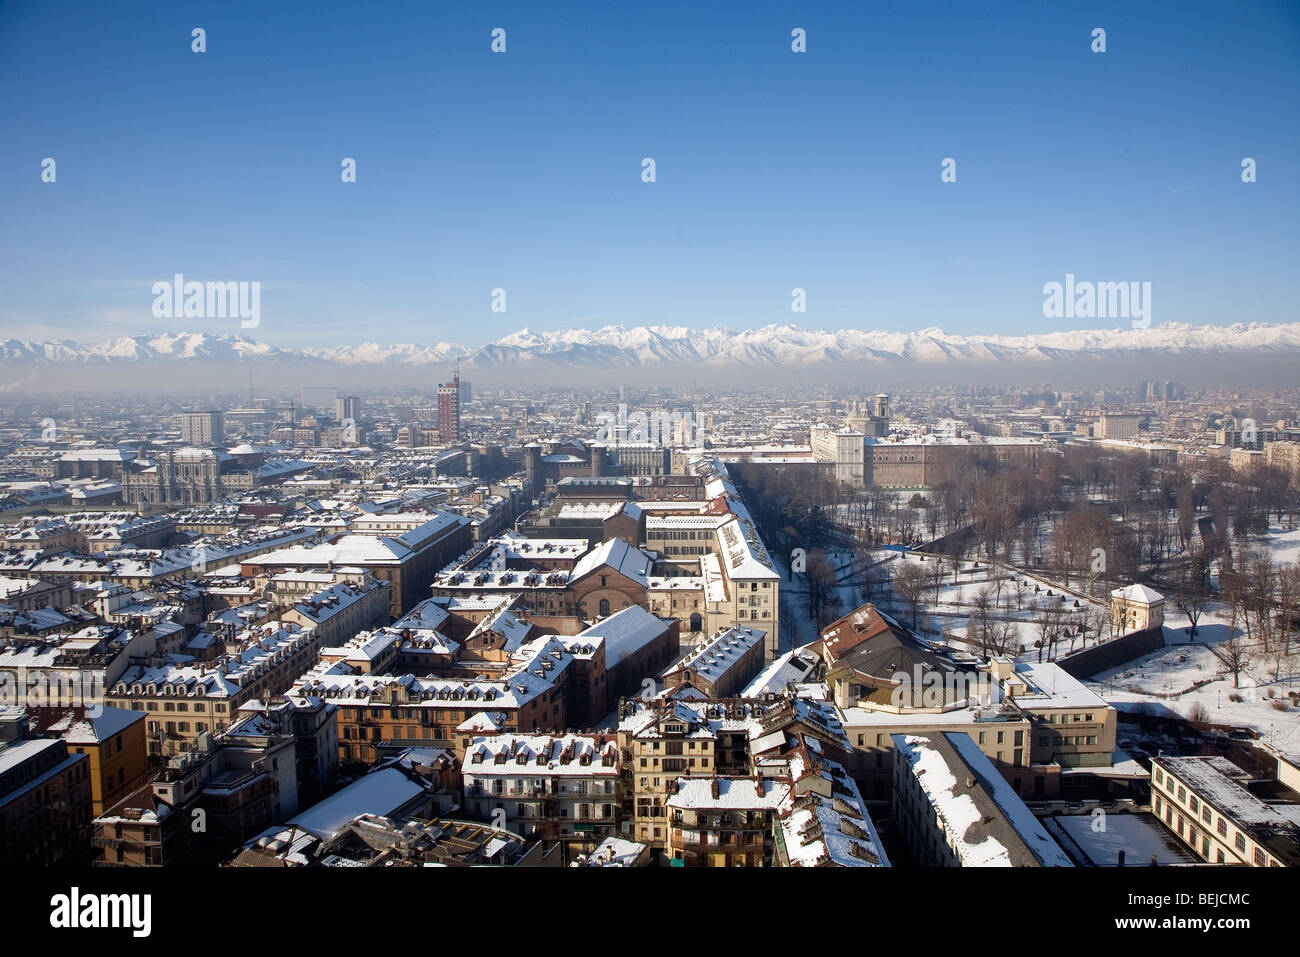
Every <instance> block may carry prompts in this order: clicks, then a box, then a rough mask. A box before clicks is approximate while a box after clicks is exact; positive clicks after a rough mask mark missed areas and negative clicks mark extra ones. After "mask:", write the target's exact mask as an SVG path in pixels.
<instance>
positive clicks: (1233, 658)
mask: <svg viewBox="0 0 1300 957" xmlns="http://www.w3.org/2000/svg"><path fill="white" fill-rule="evenodd" d="M1219 647H1220V649H1221V650H1222V651H1223V660H1224V661H1225V662H1226V663H1227V665H1228V673H1229V674H1231V675H1232V686H1233V687H1234V688H1240V687H1241V673H1242V672H1243V671H1245V670H1246V669H1247V668H1248V667H1250V663H1251V660H1252V656H1251V654H1250V652H1249V651H1248V650H1247V648H1246V645H1245V643H1244V642H1242V640H1241V636H1240V635H1233V636H1232V637H1231V638H1229V639H1228V640H1227V641H1225V642H1224V643H1223V644H1222V645H1220V646H1219Z"/></svg>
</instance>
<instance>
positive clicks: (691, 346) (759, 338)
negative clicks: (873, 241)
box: [0, 323, 1300, 371]
mask: <svg viewBox="0 0 1300 957" xmlns="http://www.w3.org/2000/svg"><path fill="white" fill-rule="evenodd" d="M1292 353H1295V354H1300V323H1290V324H1285V325H1283V324H1267V323H1250V324H1244V323H1237V324H1235V325H1231V326H1189V325H1186V324H1183V323H1166V324H1165V325H1162V326H1155V327H1151V328H1147V329H1085V330H1077V331H1068V332H1067V331H1061V332H1047V333H1042V334H1038V335H1030V336H958V335H950V334H948V333H945V332H944V331H943V330H942V329H938V328H928V329H922V330H920V331H919V332H911V333H901V332H879V331H875V332H873V331H867V330H861V329H841V330H836V331H826V330H811V329H801V328H799V327H797V326H792V325H770V326H764V327H762V328H760V329H743V330H732V329H727V328H723V327H721V326H719V327H715V328H713V329H688V328H685V327H680V326H636V327H630V328H629V327H623V326H605V327H603V328H601V329H595V330H587V329H573V330H568V331H564V332H534V331H532V330H529V329H523V330H520V331H519V332H516V333H513V334H511V335H508V336H506V337H504V338H502V339H498V340H497V341H495V342H492V343H489V344H487V345H484V346H479V347H477V348H473V347H467V346H462V345H456V344H453V343H448V342H439V343H437V344H435V345H412V344H394V345H381V344H378V343H373V342H369V343H360V344H358V345H349V346H331V347H307V348H302V349H284V348H280V347H278V346H272V345H269V344H267V343H264V342H258V341H256V340H254V339H250V338H248V337H246V336H243V335H237V334H224V335H213V334H210V333H202V332H190V333H174V334H165V335H144V336H129V337H122V338H118V339H113V340H110V341H108V342H102V343H96V344H91V343H77V342H72V341H69V340H62V339H60V340H48V341H31V340H25V339H6V340H2V341H0V369H7V370H10V371H13V370H15V369H17V368H30V367H35V366H70V365H71V366H77V365H81V366H94V367H99V368H105V367H111V366H116V365H136V364H139V365H152V364H158V363H183V362H190V363H210V362H229V361H240V362H257V363H262V362H275V363H301V364H305V365H321V364H323V365H330V366H341V367H351V368H365V367H383V366H393V367H406V368H416V367H421V366H445V365H446V364H448V363H449V362H459V363H460V364H461V365H462V366H464V367H467V368H470V369H473V368H479V369H493V368H503V367H509V366H516V365H518V366H526V367H531V368H539V367H547V368H555V367H561V368H563V367H574V368H593V367H599V368H602V369H608V368H610V367H620V366H621V367H635V366H641V367H644V366H669V365H694V366H706V367H716V368H725V367H750V368H753V367H761V366H781V367H787V368H788V367H799V368H805V369H813V368H816V367H817V366H819V365H833V364H842V363H870V364H873V365H893V364H908V363H922V364H926V365H941V364H946V363H980V364H997V363H1016V364H1023V363H1043V364H1054V363H1059V362H1071V361H1075V360H1080V359H1104V358H1118V357H1135V356H1152V355H1163V356H1181V355H1188V356H1191V355H1201V356H1205V355H1213V356H1216V357H1225V358H1228V357H1233V356H1245V355H1249V354H1267V355H1272V356H1283V355H1286V354H1292Z"/></svg>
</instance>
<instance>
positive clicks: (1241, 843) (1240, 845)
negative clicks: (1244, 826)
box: [1232, 831, 1246, 854]
mask: <svg viewBox="0 0 1300 957" xmlns="http://www.w3.org/2000/svg"><path fill="white" fill-rule="evenodd" d="M1232 843H1233V844H1234V845H1236V848H1237V850H1239V851H1241V853H1243V854H1245V853H1246V835H1245V834H1242V833H1241V832H1240V831H1238V832H1237V836H1236V838H1235V839H1234V840H1233V842H1232Z"/></svg>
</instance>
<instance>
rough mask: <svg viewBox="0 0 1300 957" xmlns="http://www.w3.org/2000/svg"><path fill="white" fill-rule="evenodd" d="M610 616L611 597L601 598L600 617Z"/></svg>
mask: <svg viewBox="0 0 1300 957" xmlns="http://www.w3.org/2000/svg"><path fill="white" fill-rule="evenodd" d="M608 616H609V599H608V598H602V599H601V600H600V617H601V618H606V617H608Z"/></svg>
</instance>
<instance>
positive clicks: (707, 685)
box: [664, 625, 767, 698]
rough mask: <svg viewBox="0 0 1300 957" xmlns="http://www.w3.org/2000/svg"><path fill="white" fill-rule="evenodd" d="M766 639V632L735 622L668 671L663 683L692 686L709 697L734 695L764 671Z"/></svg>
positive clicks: (670, 685)
mask: <svg viewBox="0 0 1300 957" xmlns="http://www.w3.org/2000/svg"><path fill="white" fill-rule="evenodd" d="M766 642H767V635H766V633H764V632H762V631H759V630H758V629H756V628H744V627H742V626H740V625H733V626H732V627H730V628H726V629H723V630H721V631H719V632H717V633H716V634H715V635H713V636H712V637H711V638H708V639H707V640H705V641H704V642H702V643H701V644H700V645H699V646H698V647H697V648H696V649H695V650H694V651H693V652H691V653H690V654H688V655H687V656H686V657H685V658H683V659H682V660H681V661H680V662H679V663H678V664H677V665H675V666H674V667H673V668H672V669H671V670H670V671H668V672H667V673H665V675H664V682H665V683H666V684H667V685H668V686H669V687H677V686H678V685H683V684H689V685H692V686H693V687H695V688H696V689H698V690H699V691H701V692H703V693H704V695H705V697H708V698H730V697H733V696H735V695H738V694H739V693H740V690H741V689H742V688H744V687H745V685H747V684H749V682H750V681H751V680H752V679H753V678H754V676H755V675H757V674H758V673H759V671H761V670H762V668H763V652H764V649H765V647H766Z"/></svg>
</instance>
